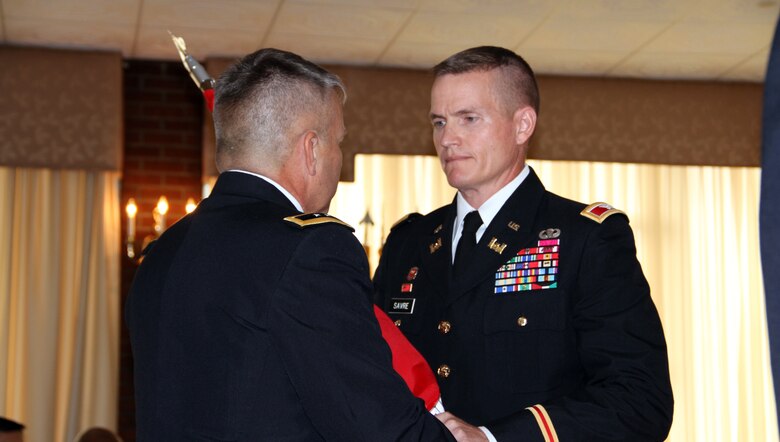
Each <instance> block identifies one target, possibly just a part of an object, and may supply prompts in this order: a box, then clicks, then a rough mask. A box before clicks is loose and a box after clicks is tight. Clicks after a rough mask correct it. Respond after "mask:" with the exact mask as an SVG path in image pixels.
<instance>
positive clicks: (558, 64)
mask: <svg viewBox="0 0 780 442" xmlns="http://www.w3.org/2000/svg"><path fill="white" fill-rule="evenodd" d="M516 52H517V53H518V54H520V56H521V57H523V58H524V59H525V60H526V61H527V62H528V64H529V65H531V69H533V70H534V72H535V73H536V74H552V75H593V76H601V75H604V74H606V73H607V72H609V70H610V69H611V68H612V67H614V66H615V65H616V64H617V63H618V62H620V61H621V60H622V59H624V58H625V57H626V54H627V53H626V52H608V51H570V50H560V49H544V50H541V49H532V48H528V49H526V48H523V47H520V48H518V50H517V51H516Z"/></svg>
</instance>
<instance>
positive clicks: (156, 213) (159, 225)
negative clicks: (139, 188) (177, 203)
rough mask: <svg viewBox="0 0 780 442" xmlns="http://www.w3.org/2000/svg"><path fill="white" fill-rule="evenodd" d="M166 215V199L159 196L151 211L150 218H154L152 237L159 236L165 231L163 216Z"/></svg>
mask: <svg viewBox="0 0 780 442" xmlns="http://www.w3.org/2000/svg"><path fill="white" fill-rule="evenodd" d="M166 213H168V199H167V198H165V196H164V195H163V196H161V197H160V199H159V200H157V206H155V208H154V210H153V211H152V217H153V218H154V235H155V236H160V235H162V233H163V232H164V231H165V214H166Z"/></svg>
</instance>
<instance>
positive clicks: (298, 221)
mask: <svg viewBox="0 0 780 442" xmlns="http://www.w3.org/2000/svg"><path fill="white" fill-rule="evenodd" d="M284 220H285V221H287V222H288V223H290V224H295V225H296V226H297V227H299V228H301V229H303V228H305V227H311V226H316V225H319V224H339V225H342V226H344V227H346V228H348V229H349V230H350V231H352V232H354V231H355V229H353V228H352V226H350V225H349V224H347V223H345V222H344V221H342V220H340V219H338V218H336V217H335V216H330V215H328V214H327V213H302V214H300V215H293V216H288V217H286V218H285V219H284Z"/></svg>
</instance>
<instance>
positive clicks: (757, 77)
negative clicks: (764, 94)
mask: <svg viewBox="0 0 780 442" xmlns="http://www.w3.org/2000/svg"><path fill="white" fill-rule="evenodd" d="M768 61H769V49H766V50H763V51H760V52H759V53H758V54H756V55H754V56H752V57H750V58H748V59H747V60H745V61H743V62H741V63H739V64H737V65H736V66H735V67H733V68H731V69H729V70H728V71H727V72H726V73H725V74H723V75H721V77H720V79H721V80H734V81H755V82H762V81H764V78H765V77H766V67H767V64H768Z"/></svg>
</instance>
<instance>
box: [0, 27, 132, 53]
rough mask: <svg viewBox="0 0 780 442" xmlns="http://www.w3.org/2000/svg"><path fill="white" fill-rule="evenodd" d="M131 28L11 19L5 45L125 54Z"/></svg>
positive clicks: (130, 37) (127, 50)
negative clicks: (41, 46) (103, 50)
mask: <svg viewBox="0 0 780 442" xmlns="http://www.w3.org/2000/svg"><path fill="white" fill-rule="evenodd" d="M134 31H135V27H134V26H133V25H131V24H128V25H122V26H118V25H117V24H110V23H98V22H77V21H66V20H59V21H57V20H40V19H23V18H15V19H13V20H9V21H7V22H6V36H7V38H8V42H11V43H24V44H33V45H43V46H51V47H76V48H84V49H90V48H93V49H108V50H117V51H122V53H123V54H129V53H130V49H131V48H132V44H133V33H134Z"/></svg>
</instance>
